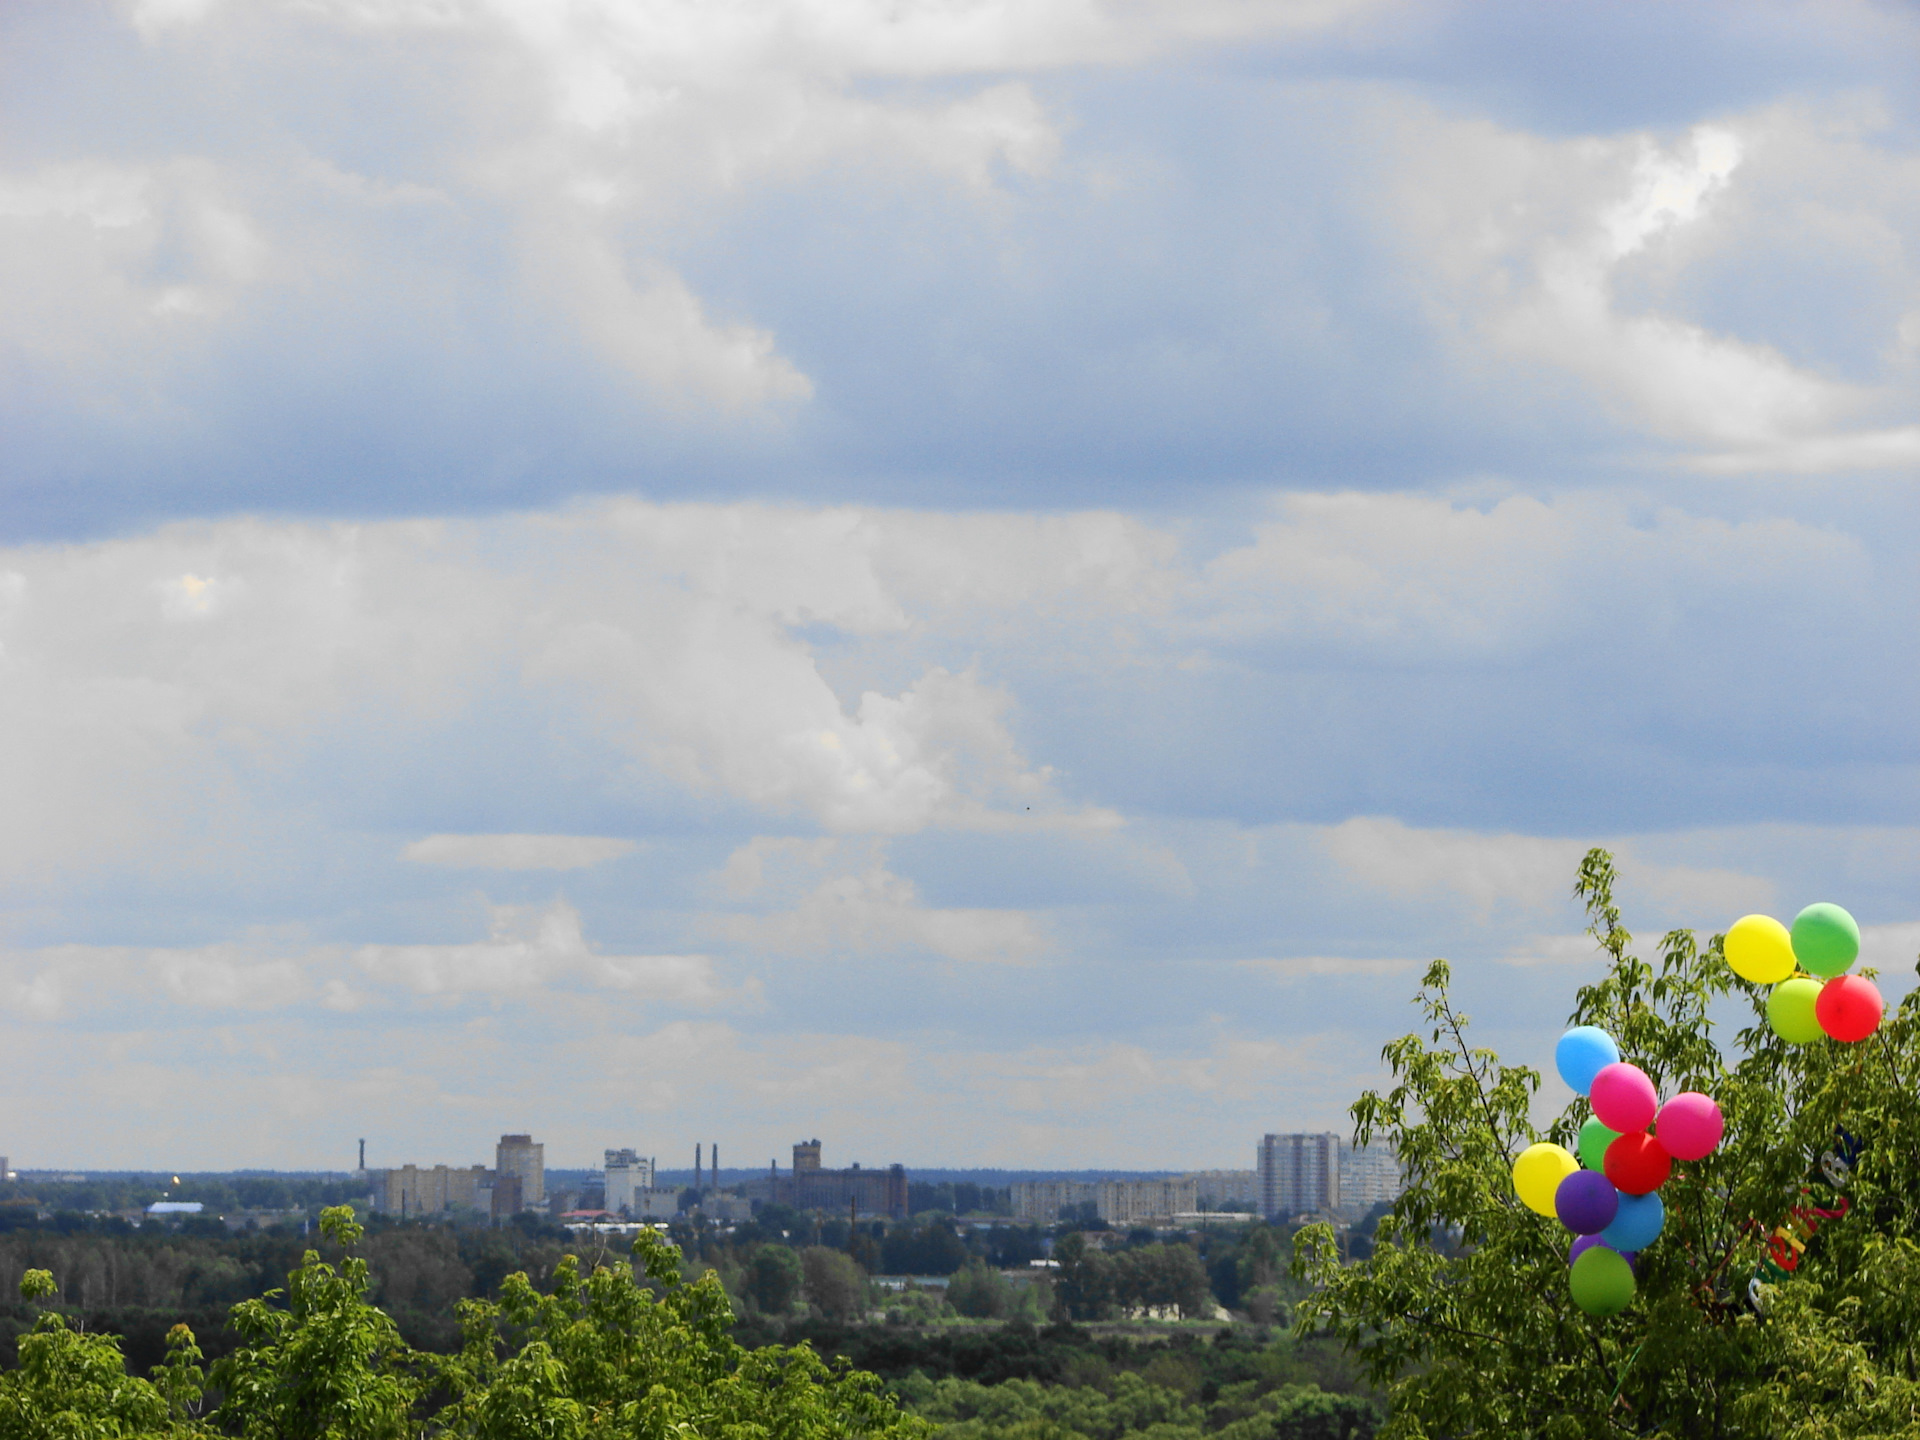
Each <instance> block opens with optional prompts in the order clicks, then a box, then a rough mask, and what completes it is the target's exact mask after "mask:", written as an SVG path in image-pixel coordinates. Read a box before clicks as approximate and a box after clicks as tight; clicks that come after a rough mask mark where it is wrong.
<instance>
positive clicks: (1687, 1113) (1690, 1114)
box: [1653, 1090, 1727, 1160]
mask: <svg viewBox="0 0 1920 1440" xmlns="http://www.w3.org/2000/svg"><path fill="white" fill-rule="evenodd" d="M1726 1130H1727V1120H1726V1117H1725V1116H1724V1115H1722V1114H1721V1113H1720V1107H1719V1106H1718V1105H1716V1104H1714V1103H1713V1101H1712V1100H1711V1099H1709V1098H1708V1097H1707V1096H1705V1095H1702V1094H1701V1093H1700V1092H1699V1091H1698V1090H1683V1091H1681V1092H1680V1093H1679V1094H1678V1095H1676V1096H1674V1097H1673V1098H1672V1099H1671V1100H1669V1101H1667V1103H1666V1104H1664V1105H1662V1106H1661V1107H1660V1119H1659V1121H1658V1122H1657V1123H1656V1126H1655V1128H1654V1132H1653V1138H1654V1139H1656V1140H1658V1141H1659V1142H1660V1148H1661V1149H1662V1150H1664V1151H1666V1152H1667V1154H1669V1155H1671V1156H1672V1157H1673V1158H1674V1159H1676V1160H1704V1159H1706V1158H1707V1156H1709V1155H1711V1154H1712V1153H1713V1147H1714V1146H1716V1145H1718V1144H1719V1143H1720V1137H1721V1136H1722V1135H1724V1134H1725V1133H1726Z"/></svg>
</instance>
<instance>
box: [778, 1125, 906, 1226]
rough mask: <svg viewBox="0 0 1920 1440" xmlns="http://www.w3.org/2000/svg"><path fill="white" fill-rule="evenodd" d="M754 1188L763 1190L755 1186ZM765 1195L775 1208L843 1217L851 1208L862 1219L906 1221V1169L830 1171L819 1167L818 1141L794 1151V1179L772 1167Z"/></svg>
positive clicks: (802, 1145)
mask: <svg viewBox="0 0 1920 1440" xmlns="http://www.w3.org/2000/svg"><path fill="white" fill-rule="evenodd" d="M753 1188H754V1189H761V1188H762V1186H761V1185H758V1184H756V1185H755V1186H754V1187H753ZM764 1193H765V1195H766V1198H767V1199H770V1200H772V1201H773V1202H774V1203H775V1204H776V1205H791V1206H792V1207H793V1208H794V1209H796V1210H830V1211H832V1212H834V1213H835V1214H838V1215H844V1214H846V1213H847V1208H848V1206H852V1207H853V1208H854V1210H855V1212H856V1213H858V1214H861V1215H882V1216H885V1217H887V1218H888V1219H890V1220H904V1219H906V1218H907V1171H906V1167H905V1166H902V1165H889V1166H887V1168H886V1169H884V1170H863V1169H861V1168H860V1166H859V1165H858V1164H855V1165H851V1166H849V1167H848V1168H846V1169H845V1170H828V1169H825V1168H824V1167H823V1166H822V1165H821V1163H820V1142H819V1141H818V1140H802V1141H800V1142H799V1143H798V1144H796V1145H795V1146H794V1147H793V1173H792V1174H791V1175H781V1174H780V1173H779V1171H778V1170H777V1169H776V1168H775V1167H774V1166H772V1165H769V1166H768V1167H767V1179H766V1181H765V1182H764Z"/></svg>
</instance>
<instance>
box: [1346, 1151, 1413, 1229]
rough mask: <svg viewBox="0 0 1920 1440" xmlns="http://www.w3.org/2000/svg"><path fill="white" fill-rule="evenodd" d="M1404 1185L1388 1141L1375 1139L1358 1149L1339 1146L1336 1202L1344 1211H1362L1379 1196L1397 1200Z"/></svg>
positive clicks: (1361, 1212)
mask: <svg viewBox="0 0 1920 1440" xmlns="http://www.w3.org/2000/svg"><path fill="white" fill-rule="evenodd" d="M1405 1188H1406V1185H1405V1182H1404V1180H1403V1179H1402V1177H1401V1174H1400V1157H1399V1156H1397V1155H1395V1154H1394V1153H1393V1147H1392V1146H1391V1145H1386V1144H1382V1143H1381V1142H1379V1141H1377V1140H1376V1141H1374V1142H1373V1143H1372V1144H1370V1145H1365V1146H1362V1147H1360V1148H1359V1149H1355V1148H1354V1147H1352V1146H1351V1145H1342V1146H1341V1147H1340V1206H1341V1208H1342V1209H1343V1210H1345V1211H1346V1212H1347V1213H1348V1214H1350V1215H1353V1216H1356V1217H1357V1216H1361V1215H1365V1214H1366V1213H1367V1211H1369V1210H1371V1209H1372V1208H1373V1207H1374V1206H1375V1205H1378V1204H1379V1203H1380V1202H1381V1201H1382V1200H1398V1199H1399V1198H1400V1192H1401V1191H1402V1190H1403V1189H1405Z"/></svg>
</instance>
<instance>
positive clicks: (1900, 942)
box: [1860, 920, 1920, 984]
mask: <svg viewBox="0 0 1920 1440" xmlns="http://www.w3.org/2000/svg"><path fill="white" fill-rule="evenodd" d="M1860 964H1861V965H1863V966H1865V965H1871V966H1873V967H1874V968H1875V969H1877V970H1878V971H1879V972H1880V974H1881V976H1882V977H1883V978H1884V979H1891V980H1894V981H1896V982H1897V983H1901V984H1904V983H1905V982H1906V978H1907V976H1909V975H1912V974H1915V973H1916V970H1915V966H1916V964H1920V920H1910V921H1907V922H1906V923H1904V924H1895V925H1862V926H1861V927H1860Z"/></svg>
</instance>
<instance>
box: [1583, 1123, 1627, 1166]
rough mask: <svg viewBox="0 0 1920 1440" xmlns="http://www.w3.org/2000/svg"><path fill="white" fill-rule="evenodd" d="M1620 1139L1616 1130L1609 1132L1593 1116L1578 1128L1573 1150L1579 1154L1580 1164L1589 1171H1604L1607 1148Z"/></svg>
mask: <svg viewBox="0 0 1920 1440" xmlns="http://www.w3.org/2000/svg"><path fill="white" fill-rule="evenodd" d="M1619 1138H1620V1132H1619V1131H1618V1130H1609V1129H1608V1128H1607V1127H1606V1126H1605V1125H1602V1124H1601V1123H1600V1120H1599V1117H1597V1116H1595V1117H1593V1118H1591V1119H1589V1120H1587V1121H1586V1122H1585V1123H1584V1124H1582V1125H1581V1127H1580V1139H1579V1141H1578V1142H1577V1143H1576V1144H1575V1146H1574V1148H1575V1149H1576V1150H1578V1151H1579V1152H1580V1163H1581V1164H1582V1165H1584V1166H1586V1167H1587V1169H1589V1170H1600V1171H1605V1170H1606V1168H1607V1146H1609V1145H1611V1144H1612V1143H1613V1142H1614V1141H1616V1140H1618V1139H1619Z"/></svg>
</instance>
